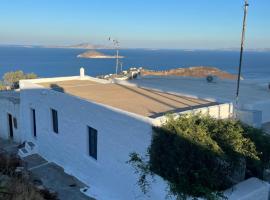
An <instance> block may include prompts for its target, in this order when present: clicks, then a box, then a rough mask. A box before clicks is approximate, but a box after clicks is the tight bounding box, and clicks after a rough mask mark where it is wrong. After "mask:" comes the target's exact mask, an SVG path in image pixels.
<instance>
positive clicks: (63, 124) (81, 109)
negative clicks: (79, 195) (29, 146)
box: [21, 81, 166, 200]
mask: <svg viewBox="0 0 270 200" xmlns="http://www.w3.org/2000/svg"><path fill="white" fill-rule="evenodd" d="M21 86H22V88H21V119H22V130H23V135H24V138H23V139H24V140H27V141H32V142H33V143H35V144H36V145H37V149H38V153H39V154H40V155H42V156H43V157H44V158H46V159H47V160H48V161H50V162H55V163H56V164H58V165H60V166H62V167H63V168H64V169H65V171H66V172H68V173H70V174H72V175H75V176H76V177H78V178H79V179H80V180H82V181H83V182H84V183H86V184H87V185H89V186H90V189H89V193H90V194H91V195H93V196H94V197H96V198H97V199H99V200H102V199H106V200H107V199H110V200H113V199H117V200H126V199H131V200H132V199H153V200H159V199H160V200H164V199H165V196H166V190H165V187H166V184H165V182H164V181H162V180H161V178H159V177H156V179H157V181H156V182H155V183H153V186H152V190H151V193H150V197H147V196H145V195H143V194H142V192H141V191H140V189H139V187H138V186H137V184H136V183H137V180H138V177H137V175H135V174H134V169H133V168H132V167H131V166H130V165H129V164H127V163H126V162H127V161H128V160H129V154H130V153H131V152H137V153H140V154H141V155H144V154H145V153H146V150H147V148H148V146H149V144H150V142H151V135H152V130H151V124H150V123H147V122H146V121H144V120H143V119H142V120H140V119H139V118H134V117H133V116H130V115H128V114H125V113H120V112H117V111H115V110H112V109H109V108H107V107H105V106H101V105H98V104H95V103H91V102H89V101H85V100H82V99H79V98H76V97H73V96H71V95H68V94H65V93H60V92H56V91H52V90H48V89H42V88H40V87H36V88H35V84H33V83H31V82H29V81H22V82H21ZM31 108H34V109H36V126H37V137H36V138H34V137H33V135H32V133H31V132H30V131H29V130H31V123H30V121H31V120H30V109H31ZM51 108H53V109H56V110H57V111H58V118H59V134H55V133H53V131H52V121H51V113H50V109H51ZM87 126H91V127H93V128H95V129H97V130H98V160H97V161H96V160H94V159H93V158H91V157H90V156H89V155H88V132H87Z"/></svg>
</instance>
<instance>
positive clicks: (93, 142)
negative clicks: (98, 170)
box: [87, 126, 98, 160]
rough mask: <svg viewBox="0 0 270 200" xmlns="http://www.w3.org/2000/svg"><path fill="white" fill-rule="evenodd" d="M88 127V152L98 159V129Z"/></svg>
mask: <svg viewBox="0 0 270 200" xmlns="http://www.w3.org/2000/svg"><path fill="white" fill-rule="evenodd" d="M87 129H88V153H89V156H91V157H92V158H94V159H95V160H97V145H98V144H97V143H98V131H97V130H96V129H94V128H92V127H91V126H88V127H87Z"/></svg>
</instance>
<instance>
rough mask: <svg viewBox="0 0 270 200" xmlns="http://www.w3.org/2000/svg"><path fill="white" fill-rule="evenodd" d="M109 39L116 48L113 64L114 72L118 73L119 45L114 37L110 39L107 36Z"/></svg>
mask: <svg viewBox="0 0 270 200" xmlns="http://www.w3.org/2000/svg"><path fill="white" fill-rule="evenodd" d="M109 41H112V42H113V46H114V48H115V50H116V64H115V74H118V65H119V49H120V45H119V41H118V40H116V39H112V38H111V37H109Z"/></svg>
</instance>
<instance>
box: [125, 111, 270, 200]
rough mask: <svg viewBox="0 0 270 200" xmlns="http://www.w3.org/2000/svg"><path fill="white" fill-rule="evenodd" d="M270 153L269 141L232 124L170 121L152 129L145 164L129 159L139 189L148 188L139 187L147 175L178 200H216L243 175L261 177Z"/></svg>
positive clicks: (197, 119)
mask: <svg viewBox="0 0 270 200" xmlns="http://www.w3.org/2000/svg"><path fill="white" fill-rule="evenodd" d="M267 147H268V149H265V148H267ZM269 147H270V137H268V136H267V135H264V134H262V132H261V131H260V130H257V129H252V128H250V127H245V126H243V125H242V124H241V123H240V122H238V121H235V120H231V119H227V120H218V119H214V118H211V117H208V116H201V115H183V116H180V117H178V118H173V117H172V116H169V117H168V120H167V123H165V124H164V125H163V126H162V127H153V138H152V143H151V145H150V147H149V155H148V160H144V159H142V158H141V157H140V156H139V155H138V154H136V153H133V154H131V159H130V161H129V163H131V164H132V165H133V166H134V167H135V168H136V172H137V173H138V172H140V173H139V174H140V180H139V185H140V186H144V187H145V186H148V185H149V184H146V183H144V181H147V179H146V178H145V176H146V174H149V171H151V173H156V174H158V175H160V176H161V177H163V178H164V179H165V180H167V181H168V185H169V192H170V194H173V195H175V196H177V197H178V199H186V198H187V197H188V196H192V197H195V198H196V197H204V198H206V199H218V198H220V197H221V198H222V197H223V194H222V192H221V191H223V190H224V189H227V188H229V187H231V186H232V185H233V184H235V183H237V182H239V181H242V180H243V179H244V178H245V177H246V172H248V173H250V174H252V175H254V176H257V177H261V176H262V171H263V169H265V168H266V167H267V166H269V160H270V159H269V158H270V149H269ZM259 175H260V176H259ZM143 191H146V190H145V188H144V190H143Z"/></svg>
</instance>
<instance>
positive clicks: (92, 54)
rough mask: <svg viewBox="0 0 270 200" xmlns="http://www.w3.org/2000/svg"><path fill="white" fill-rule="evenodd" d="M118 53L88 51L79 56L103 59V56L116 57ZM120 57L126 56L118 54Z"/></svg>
mask: <svg viewBox="0 0 270 200" xmlns="http://www.w3.org/2000/svg"><path fill="white" fill-rule="evenodd" d="M116 57H117V56H116V55H113V56H112V55H106V54H103V53H100V52H97V51H86V52H84V53H82V54H79V55H78V56H77V58H92V59H100V58H101V59H103V58H107V59H108V58H109V59H110V58H116ZM118 58H124V56H118Z"/></svg>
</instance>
